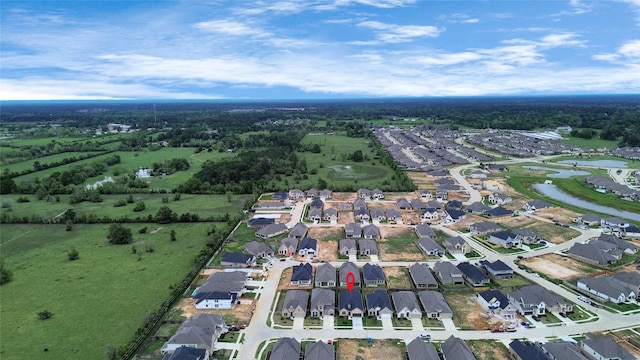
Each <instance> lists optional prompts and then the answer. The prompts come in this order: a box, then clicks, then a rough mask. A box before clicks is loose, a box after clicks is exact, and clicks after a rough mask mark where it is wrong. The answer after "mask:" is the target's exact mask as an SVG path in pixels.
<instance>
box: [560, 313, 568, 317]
mask: <svg viewBox="0 0 640 360" xmlns="http://www.w3.org/2000/svg"><path fill="white" fill-rule="evenodd" d="M559 314H560V316H562V317H563V318H566V317H567V314H565V313H563V312H561V313H559Z"/></svg>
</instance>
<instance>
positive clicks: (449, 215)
mask: <svg viewBox="0 0 640 360" xmlns="http://www.w3.org/2000/svg"><path fill="white" fill-rule="evenodd" d="M465 214H466V213H465V212H464V211H461V210H455V209H447V210H445V211H444V212H443V213H442V218H443V219H444V222H445V224H453V223H455V222H457V221H458V220H461V219H463V218H464V216H465Z"/></svg>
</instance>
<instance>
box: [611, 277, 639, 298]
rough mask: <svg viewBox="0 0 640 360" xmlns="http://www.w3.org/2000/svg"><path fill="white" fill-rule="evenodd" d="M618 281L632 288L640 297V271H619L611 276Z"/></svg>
mask: <svg viewBox="0 0 640 360" xmlns="http://www.w3.org/2000/svg"><path fill="white" fill-rule="evenodd" d="M611 277H612V278H613V280H615V281H617V282H618V283H620V284H622V285H624V286H627V287H629V288H631V289H632V290H633V291H634V292H635V293H636V296H637V297H640V273H638V272H617V273H615V274H613V275H612V276H611Z"/></svg>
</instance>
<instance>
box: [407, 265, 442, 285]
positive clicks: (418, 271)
mask: <svg viewBox="0 0 640 360" xmlns="http://www.w3.org/2000/svg"><path fill="white" fill-rule="evenodd" d="M409 276H410V277H411V280H412V281H413V284H414V285H415V287H416V289H437V288H438V282H437V281H436V278H435V277H434V276H433V274H432V273H431V270H429V265H427V264H419V263H415V264H413V265H411V266H409Z"/></svg>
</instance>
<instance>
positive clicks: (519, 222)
mask: <svg viewBox="0 0 640 360" xmlns="http://www.w3.org/2000/svg"><path fill="white" fill-rule="evenodd" d="M499 222H500V225H503V226H506V227H508V228H511V229H514V228H521V227H526V226H527V225H531V224H533V223H535V222H536V219H534V218H528V217H526V216H516V217H513V216H505V217H503V218H500V220H499Z"/></svg>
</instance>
